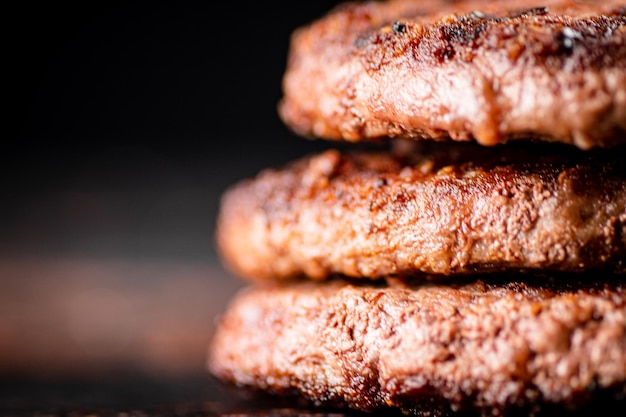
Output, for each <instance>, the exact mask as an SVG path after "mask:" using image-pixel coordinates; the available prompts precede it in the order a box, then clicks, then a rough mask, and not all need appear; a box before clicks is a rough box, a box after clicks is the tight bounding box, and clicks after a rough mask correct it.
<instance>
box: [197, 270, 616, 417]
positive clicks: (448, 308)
mask: <svg viewBox="0 0 626 417" xmlns="http://www.w3.org/2000/svg"><path fill="white" fill-rule="evenodd" d="M501 278H502V277H500V278H499V279H492V278H489V277H487V276H485V277H483V279H478V280H477V281H476V282H472V283H467V284H463V285H457V284H454V283H446V284H443V285H442V284H437V285H429V286H418V285H416V286H411V285H403V284H402V283H399V282H396V283H391V284H392V285H389V286H384V285H374V284H371V283H370V284H350V283H348V282H342V281H327V282H310V281H309V282H302V283H296V284H291V285H284V286H278V285H277V286H262V285H256V286H251V287H247V288H245V289H244V290H243V291H242V292H241V293H240V294H238V295H237V296H236V297H235V298H234V299H233V300H232V303H231V305H230V306H229V308H228V309H227V310H226V311H225V313H224V315H223V316H222V317H221V318H220V320H219V322H218V323H217V332H216V335H215V337H214V339H213V341H212V344H211V350H210V354H209V359H208V365H209V368H210V370H211V371H212V372H213V374H214V375H216V376H217V377H219V379H220V380H222V381H226V382H228V383H231V384H235V385H238V386H241V387H250V388H254V389H258V390H262V391H265V392H269V393H273V394H281V395H300V396H301V397H303V398H306V399H308V400H310V401H312V402H314V403H315V404H318V405H320V404H331V405H334V406H348V407H351V408H355V409H359V410H367V411H373V410H388V411H389V410H393V409H401V410H403V411H405V412H406V413H410V414H416V415H420V416H439V415H445V414H447V413H449V412H450V411H468V412H475V413H476V414H482V415H484V416H495V415H507V414H514V413H515V415H520V416H524V415H526V416H528V415H535V414H534V413H535V412H542V411H545V412H546V413H545V415H547V416H551V415H555V414H554V412H555V411H563V410H569V411H570V412H571V411H572V410H582V409H585V408H586V409H587V412H589V410H594V408H592V407H593V406H592V404H596V406H597V405H598V404H600V405H601V406H602V410H604V411H603V413H605V412H608V411H607V410H610V411H612V412H613V413H615V415H616V416H617V415H623V412H624V409H625V408H626V407H625V402H624V395H626V298H625V297H626V288H624V284H623V283H621V284H620V283H616V282H612V283H611V281H610V278H609V277H608V276H604V279H605V282H602V283H600V282H596V283H582V282H573V281H572V280H571V278H568V280H566V281H564V282H563V281H559V280H553V278H554V277H545V276H544V277H541V278H540V279H537V278H536V277H532V276H527V277H518V278H520V280H519V281H513V282H503V281H501ZM509 278H510V277H509ZM360 282H363V281H360ZM619 398H621V399H622V400H621V402H618V401H616V400H618V399H619ZM548 410H550V411H551V412H550V411H548ZM464 415H467V414H464ZM469 415H472V414H469ZM557 415H561V414H557ZM570 415H571V414H570ZM583 415H592V414H583ZM611 415H613V414H611Z"/></svg>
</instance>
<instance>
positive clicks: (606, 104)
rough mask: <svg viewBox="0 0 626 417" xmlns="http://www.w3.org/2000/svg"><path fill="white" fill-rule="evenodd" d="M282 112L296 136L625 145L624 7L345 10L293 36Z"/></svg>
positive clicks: (560, 3) (470, 0)
mask: <svg viewBox="0 0 626 417" xmlns="http://www.w3.org/2000/svg"><path fill="white" fill-rule="evenodd" d="M283 91H284V97H283V99H282V101H281V102H280V103H279V108H278V110H279V113H280V115H281V117H282V119H283V121H284V122H285V123H286V125H287V126H289V127H290V128H291V129H293V130H294V131H295V132H296V133H297V134H299V135H302V136H310V137H315V138H325V139H345V140H348V141H359V140H367V139H387V138H393V137H409V138H414V139H422V138H434V139H437V140H445V139H449V138H451V139H454V140H460V141H466V140H472V139H475V140H477V141H478V142H479V143H481V144H483V145H493V144H497V143H501V142H505V141H508V140H511V139H519V138H527V137H528V136H529V135H530V136H533V137H535V138H538V139H541V140H546V141H558V142H565V143H569V144H575V145H577V146H578V147H580V148H583V149H589V148H591V147H594V146H603V147H606V146H613V145H615V144H618V143H624V142H626V2H624V0H609V1H603V2H599V1H598V2H592V1H570V0H533V1H522V0H513V1H493V2H487V1H484V0H467V1H449V0H448V1H446V0H439V1H437V0H431V1H418V0H413V1H408V0H396V1H387V2H365V3H362V4H360V3H352V4H343V5H341V6H340V7H337V8H336V9H334V10H333V11H332V12H330V13H329V14H328V15H326V16H324V17H322V18H320V19H319V20H317V21H315V22H313V23H312V24H310V25H309V26H306V27H302V28H300V29H299V30H297V31H296V32H295V33H294V34H293V37H292V41H291V48H290V55H289V60H288V66H287V68H286V72H285V74H284V79H283Z"/></svg>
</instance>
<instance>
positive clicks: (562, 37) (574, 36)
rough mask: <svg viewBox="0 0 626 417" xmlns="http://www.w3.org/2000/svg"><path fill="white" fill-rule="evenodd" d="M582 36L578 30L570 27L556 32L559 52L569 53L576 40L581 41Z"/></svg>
mask: <svg viewBox="0 0 626 417" xmlns="http://www.w3.org/2000/svg"><path fill="white" fill-rule="evenodd" d="M582 39H583V36H582V34H581V33H580V32H578V31H577V30H575V29H572V28H570V27H565V28H563V30H561V31H560V32H559V33H558V34H557V41H558V44H559V52H560V53H563V54H570V53H571V52H572V50H573V49H574V46H575V45H576V43H577V42H579V41H581V40H582Z"/></svg>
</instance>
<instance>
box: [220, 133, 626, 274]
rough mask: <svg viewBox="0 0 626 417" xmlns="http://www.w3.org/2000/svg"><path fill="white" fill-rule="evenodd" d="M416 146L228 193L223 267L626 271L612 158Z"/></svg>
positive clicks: (357, 156) (320, 160)
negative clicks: (410, 150)
mask: <svg viewBox="0 0 626 417" xmlns="http://www.w3.org/2000/svg"><path fill="white" fill-rule="evenodd" d="M516 144H517V145H521V143H520V142H517V143H516ZM424 145H427V144H426V143H424ZM428 145H430V146H424V147H425V148H428V147H430V148H433V149H431V150H429V149H424V150H423V152H421V153H420V152H415V153H409V154H406V155H405V156H403V157H401V156H398V155H395V156H394V155H393V154H391V153H387V152H382V151H379V152H373V151H372V152H365V151H363V152H361V153H357V152H353V153H347V152H346V153H340V152H339V151H338V150H328V151H325V152H324V153H321V154H318V155H312V156H308V157H303V158H301V159H300V160H298V161H294V162H292V163H291V164H290V165H289V166H287V167H284V168H282V169H267V170H265V171H263V172H261V173H260V174H259V175H258V176H257V177H256V178H252V179H246V180H243V181H241V182H240V183H238V184H236V185H234V186H233V187H232V188H231V189H230V190H228V191H227V192H226V193H225V194H224V196H223V199H222V203H221V207H220V213H219V217H218V223H217V230H216V239H217V244H218V249H219V250H220V253H221V255H222V257H223V259H224V261H225V263H226V265H227V266H228V267H229V268H230V269H231V270H232V271H234V272H235V273H237V274H238V275H240V276H242V277H245V278H250V279H259V280H280V279H285V278H291V277H294V276H299V275H307V276H309V277H311V278H315V279H325V278H328V277H329V276H332V275H333V274H335V273H339V274H345V275H348V276H351V277H372V278H376V277H385V276H387V275H407V274H414V273H419V272H426V273H432V274H444V275H448V274H458V273H473V272H479V271H492V270H510V269H519V268H528V269H554V270H557V269H558V270H563V271H584V270H591V269H597V268H600V269H604V270H611V271H614V272H626V262H625V260H626V182H625V179H626V166H625V162H624V161H623V157H622V155H623V151H614V152H604V151H600V150H597V152H592V151H580V150H578V149H577V148H574V147H569V146H567V145H558V146H556V145H544V146H540V145H541V144H533V145H532V146H528V147H523V146H514V144H508V145H506V146H498V147H489V148H486V147H480V146H478V145H475V144H470V143H467V144H461V143H457V144H453V143H448V144H439V143H433V142H431V143H429V144H428Z"/></svg>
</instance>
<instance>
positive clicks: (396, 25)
mask: <svg viewBox="0 0 626 417" xmlns="http://www.w3.org/2000/svg"><path fill="white" fill-rule="evenodd" d="M391 28H392V29H393V31H394V32H395V33H398V34H401V33H404V32H406V25H405V24H404V23H402V22H400V21H399V20H396V21H395V22H393V26H392V27H391Z"/></svg>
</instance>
